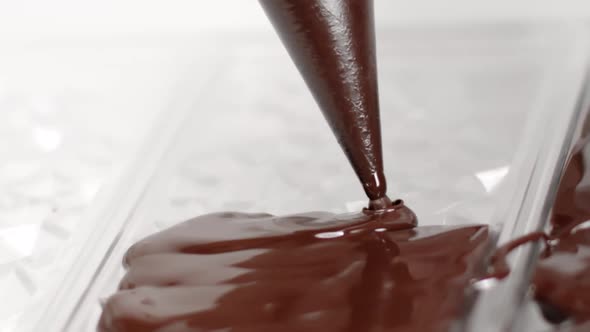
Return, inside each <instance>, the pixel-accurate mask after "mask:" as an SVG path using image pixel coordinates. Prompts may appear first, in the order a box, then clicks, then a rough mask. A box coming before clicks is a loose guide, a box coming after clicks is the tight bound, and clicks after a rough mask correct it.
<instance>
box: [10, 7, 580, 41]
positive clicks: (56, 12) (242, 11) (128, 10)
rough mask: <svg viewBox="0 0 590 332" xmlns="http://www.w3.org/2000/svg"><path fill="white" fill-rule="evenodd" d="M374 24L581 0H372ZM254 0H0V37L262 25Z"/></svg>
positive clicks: (484, 15) (474, 16)
mask: <svg viewBox="0 0 590 332" xmlns="http://www.w3.org/2000/svg"><path fill="white" fill-rule="evenodd" d="M375 3H376V15H377V21H378V22H379V24H394V23H396V22H419V23H424V22H433V21H451V22H454V21H496V20H509V19H522V18H532V19H546V18H549V19H551V18H587V17H590V3H589V2H588V1H586V0H565V1H552V0H496V1H481V0H480V1H473V0H444V1H437V0H376V1H375ZM267 24H268V23H267V21H266V20H265V19H264V15H263V13H262V11H261V9H260V8H259V6H258V3H257V1H256V0H167V1H161V0H105V1H79V0H53V1H47V0H25V1H13V0H3V1H0V38H2V39H23V38H38V37H40V36H49V35H51V36H63V35H85V34H89V33H101V34H104V33H125V32H148V31H159V32H162V31H169V32H179V31H181V32H191V31H195V30H203V29H207V28H213V27H216V28H222V27H223V28H235V27H236V26H245V25H248V26H258V27H262V26H266V25H267Z"/></svg>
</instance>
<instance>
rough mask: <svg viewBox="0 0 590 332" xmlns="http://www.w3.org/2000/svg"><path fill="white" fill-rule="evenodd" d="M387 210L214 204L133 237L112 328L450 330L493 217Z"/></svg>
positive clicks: (109, 305)
mask: <svg viewBox="0 0 590 332" xmlns="http://www.w3.org/2000/svg"><path fill="white" fill-rule="evenodd" d="M415 224H416V219H415V216H414V214H413V213H412V212H411V211H410V210H409V209H408V208H407V207H405V206H404V205H403V203H401V202H397V204H396V205H394V206H391V207H389V208H388V209H387V210H384V211H378V212H375V211H371V210H364V211H363V212H361V213H357V214H346V215H334V214H330V213H306V214H299V215H291V216H284V217H276V216H272V215H269V214H264V213H262V214H246V213H216V214H210V215H204V216H201V217H198V218H195V219H192V220H189V221H187V222H185V223H182V224H179V225H177V226H175V227H172V228H170V229H168V230H165V231H163V232H160V233H157V234H155V235H152V236H150V237H148V238H146V239H144V240H142V241H140V242H139V243H137V244H135V245H134V246H133V247H132V248H131V249H129V251H128V253H127V255H126V257H125V265H126V266H127V275H126V276H125V277H124V279H123V280H122V282H121V284H120V291H119V292H118V293H116V294H115V295H113V296H112V297H110V298H109V299H108V301H107V302H106V304H105V305H104V311H103V315H102V317H101V321H100V326H99V331H101V332H107V331H108V332H144V331H146V332H147V331H151V332H156V331H158V332H163V331H166V332H173V331H178V332H180V331H183V332H192V331H239V332H242V331H262V332H263V331H318V332H320V331H321V332H329V331H446V330H448V328H449V327H450V326H451V324H452V323H453V321H454V320H455V319H457V318H458V317H459V316H460V315H461V314H462V313H463V310H464V309H465V308H464V307H463V306H464V297H465V293H464V292H465V288H467V287H468V286H469V284H470V282H471V280H472V279H473V278H477V277H480V276H481V273H482V272H483V269H484V266H483V263H482V257H483V256H484V255H485V251H486V250H487V249H488V248H487V246H488V244H489V242H488V229H487V227H486V226H481V225H474V226H456V227H448V226H425V227H416V228H413V227H414V226H415Z"/></svg>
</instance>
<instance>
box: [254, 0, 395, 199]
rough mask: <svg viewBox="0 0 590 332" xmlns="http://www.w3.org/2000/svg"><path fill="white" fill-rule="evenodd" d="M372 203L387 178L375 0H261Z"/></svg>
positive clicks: (380, 194)
mask: <svg viewBox="0 0 590 332" xmlns="http://www.w3.org/2000/svg"><path fill="white" fill-rule="evenodd" d="M259 1H260V3H261V5H262V7H263V8H264V10H265V12H266V14H267V16H268V18H269V19H270V21H271V23H272V25H273V26H274V28H275V30H276V31H277V33H278V35H279V37H280V39H281V41H282V42H283V44H284V45H285V47H286V49H287V51H288V52H289V55H290V56H291V59H292V60H293V62H294V63H295V65H296V66H297V69H298V70H299V72H300V73H301V76H303V79H304V81H305V83H306V84H307V86H308V88H309V90H310V91H311V93H312V95H313V97H314V99H315V101H316V103H317V104H318V106H319V108H320V110H321V111H322V113H323V114H324V117H325V118H326V120H327V121H328V124H329V125H330V127H331V129H332V132H333V133H334V135H335V136H336V139H337V140H338V143H339V144H340V146H341V147H342V149H343V150H344V153H345V154H346V157H347V158H348V160H349V162H350V164H351V165H352V167H353V169H354V171H355V173H356V175H357V177H358V178H359V180H360V182H361V184H362V186H363V189H364V191H365V193H366V195H367V197H368V198H369V200H370V201H369V209H373V210H379V209H384V208H387V207H388V206H390V205H391V201H390V199H389V198H388V197H387V194H386V191H387V183H386V181H385V175H384V173H383V153H382V146H381V128H380V121H379V98H378V88H377V64H376V55H375V23H374V13H373V0H259Z"/></svg>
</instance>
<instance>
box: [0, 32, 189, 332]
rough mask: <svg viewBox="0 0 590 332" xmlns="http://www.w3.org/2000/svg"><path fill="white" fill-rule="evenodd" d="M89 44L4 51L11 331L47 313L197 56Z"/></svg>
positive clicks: (0, 134)
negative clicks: (101, 206)
mask: <svg viewBox="0 0 590 332" xmlns="http://www.w3.org/2000/svg"><path fill="white" fill-rule="evenodd" d="M89 43H91V44H92V46H91V47H89V46H88V45H75V44H74V45H58V46H47V45H29V46H27V47H16V48H15V47H0V50H1V52H0V294H2V298H3V299H10V300H9V301H8V300H5V301H2V302H0V331H2V332H12V331H15V332H22V331H24V329H23V327H22V323H23V321H27V320H30V318H31V317H32V316H34V312H36V311H42V310H44V309H46V308H45V306H46V304H45V302H44V301H46V300H47V299H48V296H51V295H50V291H51V290H52V289H54V288H55V287H57V286H58V285H59V284H60V283H61V281H62V278H63V276H64V273H65V271H67V268H69V266H70V265H71V262H72V261H73V259H74V258H75V257H76V256H77V254H78V252H77V251H76V250H75V248H76V246H77V245H76V243H79V242H80V241H86V239H84V238H81V237H80V236H79V234H80V232H81V231H82V230H84V229H86V228H87V225H85V224H84V223H85V222H86V221H87V220H88V218H86V216H87V215H88V213H90V212H91V209H89V208H90V207H93V206H95V205H96V204H97V198H98V197H99V196H100V195H102V196H109V195H111V194H112V193H110V192H109V188H110V187H109V186H108V183H116V182H117V181H118V180H117V179H118V176H119V174H120V173H121V171H122V169H124V168H125V167H126V165H127V163H128V162H129V160H130V159H131V157H132V156H134V155H135V154H136V153H137V148H138V147H139V145H140V143H141V142H143V141H144V138H145V134H146V133H147V132H148V129H149V128H150V127H151V126H152V122H153V120H154V118H155V115H156V114H157V112H159V111H161V110H162V109H163V107H164V105H165V104H166V103H167V102H168V99H167V98H168V95H169V94H170V92H171V89H172V86H173V84H175V83H176V80H177V79H178V77H179V73H180V72H179V70H180V69H183V70H184V69H185V68H186V67H187V66H188V65H189V64H190V63H192V61H193V60H194V58H196V55H195V50H194V49H190V48H186V47H183V45H182V44H180V45H176V46H175V47H172V46H170V45H167V46H161V45H158V44H157V43H155V44H154V43H151V44H150V43H149V42H147V43H146V42H144V43H135V44H134V41H130V42H129V43H127V44H126V45H124V46H122V45H120V44H116V43H114V45H113V43H108V42H107V43H105V42H104V41H100V40H99V41H94V42H92V41H89ZM23 315H25V316H23ZM17 326H18V327H17Z"/></svg>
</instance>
